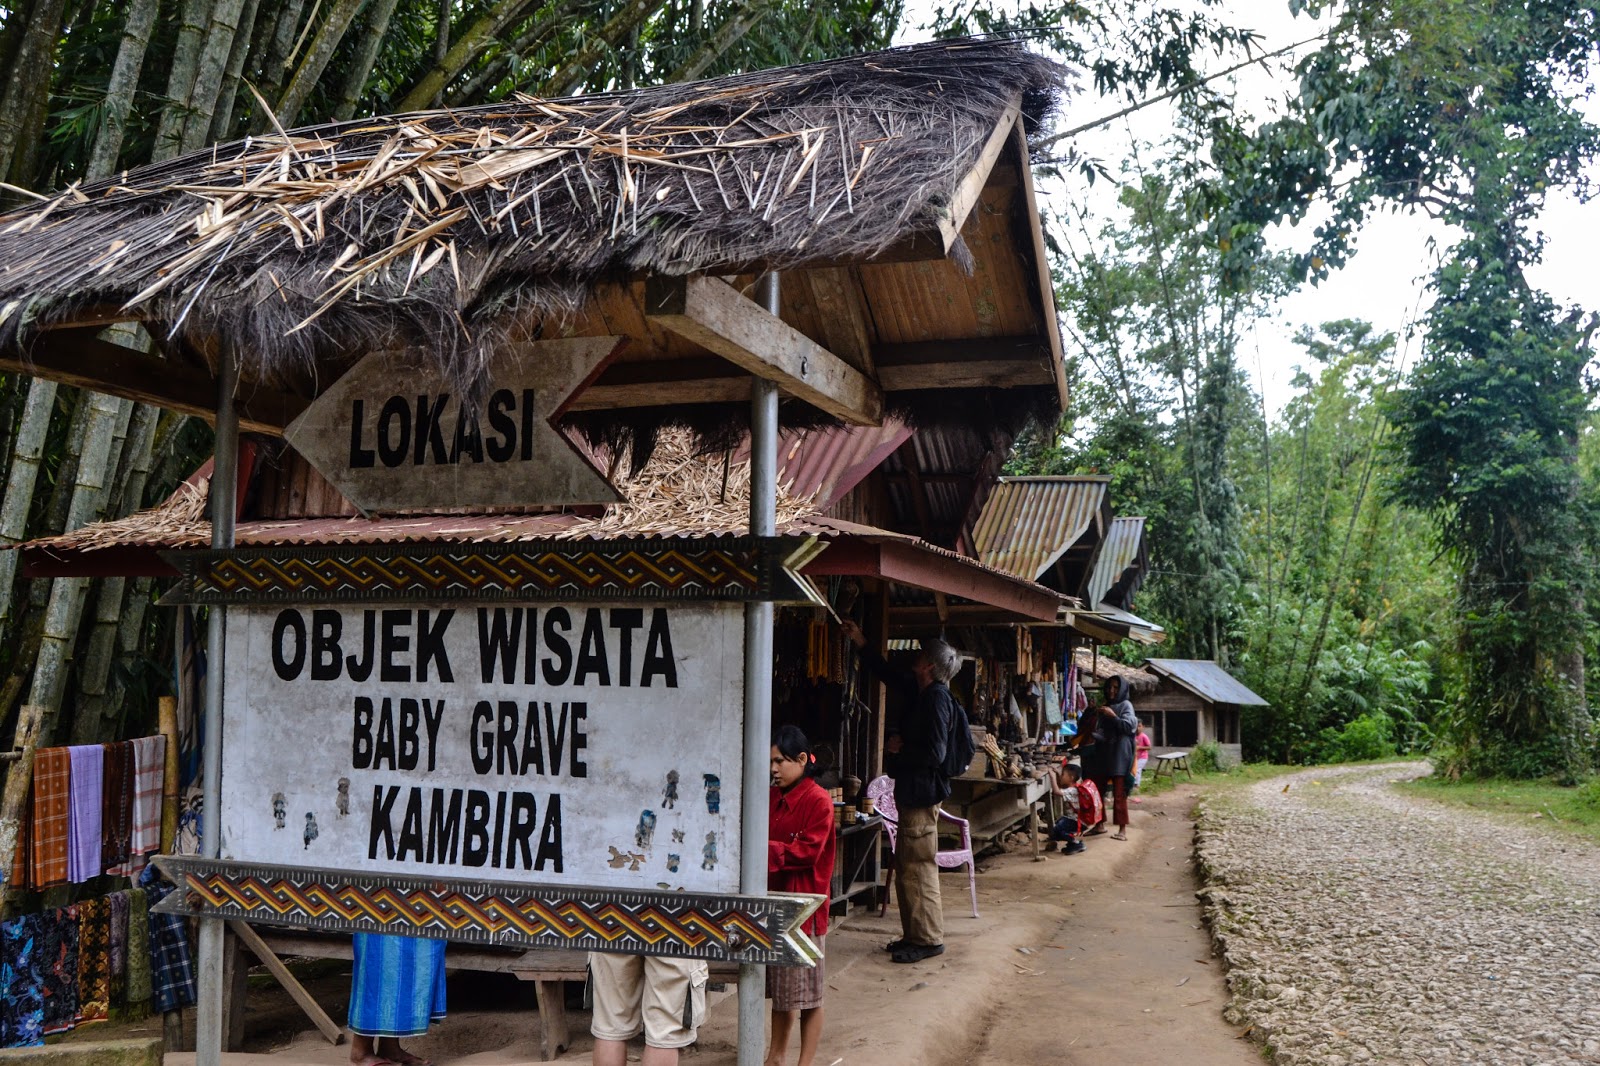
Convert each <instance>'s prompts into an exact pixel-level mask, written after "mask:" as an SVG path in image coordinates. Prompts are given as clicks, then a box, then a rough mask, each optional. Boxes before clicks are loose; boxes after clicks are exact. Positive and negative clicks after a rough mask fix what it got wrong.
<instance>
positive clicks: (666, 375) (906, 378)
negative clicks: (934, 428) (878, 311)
mask: <svg viewBox="0 0 1600 1066" xmlns="http://www.w3.org/2000/svg"><path fill="white" fill-rule="evenodd" d="M622 365H623V366H627V367H647V366H648V367H659V368H660V369H659V370H656V371H655V372H654V373H646V374H639V375H636V376H630V377H628V378H614V377H613V376H612V375H611V374H610V373H609V372H608V373H607V374H605V375H603V376H602V377H601V378H600V380H599V381H597V382H595V383H594V384H593V385H590V386H589V387H588V388H587V389H585V390H584V391H583V392H581V393H579V394H578V396H577V397H576V398H575V399H574V400H573V402H572V404H571V406H569V407H568V408H567V410H569V411H605V410H612V409H615V408H623V407H682V406H684V405H686V404H697V403H748V402H749V401H750V378H749V376H748V375H744V374H740V375H726V374H710V375H706V376H703V377H682V376H679V375H678V374H676V373H674V372H673V369H674V368H675V367H676V366H678V365H679V364H677V363H675V362H667V361H665V360H661V361H659V362H657V361H654V360H652V361H651V362H649V363H625V364H622ZM878 376H879V387H880V388H881V389H882V390H883V391H884V392H904V391H908V390H921V389H1013V388H1019V387H1025V386H1039V385H1050V384H1052V383H1053V382H1054V381H1055V379H1054V378H1053V377H1051V375H1050V371H1049V369H1047V368H1046V367H1045V366H1044V365H1043V364H1041V363H1033V362H1024V361H1021V360H990V361H986V362H979V361H971V362H959V363H927V364H923V365H920V366H886V367H883V368H881V369H880V370H879V371H878Z"/></svg>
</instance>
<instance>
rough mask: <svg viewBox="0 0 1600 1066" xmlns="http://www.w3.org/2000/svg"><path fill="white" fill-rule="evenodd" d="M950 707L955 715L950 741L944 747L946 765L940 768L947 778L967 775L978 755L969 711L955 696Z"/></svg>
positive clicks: (951, 724) (951, 725)
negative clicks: (968, 768) (973, 740)
mask: <svg viewBox="0 0 1600 1066" xmlns="http://www.w3.org/2000/svg"><path fill="white" fill-rule="evenodd" d="M950 706H951V707H953V708H955V715H954V716H953V720H952V721H951V722H950V740H949V742H948V743H946V744H945V746H944V765H943V766H942V767H940V769H941V770H942V771H943V772H944V776H945V777H947V778H950V777H960V776H961V775H962V774H964V773H966V772H967V767H969V766H971V765H972V759H973V756H975V755H976V754H977V753H978V752H977V749H976V748H974V747H973V746H972V726H971V725H969V724H968V722H967V709H966V708H965V707H963V706H961V701H960V700H958V699H956V698H955V696H954V695H952V696H951V697H950Z"/></svg>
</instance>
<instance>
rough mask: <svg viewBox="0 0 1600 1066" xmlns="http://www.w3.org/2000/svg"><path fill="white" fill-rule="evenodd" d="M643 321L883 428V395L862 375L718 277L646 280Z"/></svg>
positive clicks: (835, 412)
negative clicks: (644, 318) (645, 319)
mask: <svg viewBox="0 0 1600 1066" xmlns="http://www.w3.org/2000/svg"><path fill="white" fill-rule="evenodd" d="M644 292H645V300H644V305H645V317H646V318H647V319H648V320H650V321H651V322H654V323H656V324H657V325H659V326H661V327H663V328H664V329H667V330H670V331H672V332H673V333H676V334H677V335H678V336H680V337H683V338H684V339H686V340H690V341H693V342H694V343H696V344H698V345H700V346H701V347H703V348H705V349H706V350H707V351H710V352H713V353H714V354H716V355H720V356H722V357H723V358H724V359H727V360H728V361H729V362H731V363H734V364H735V365H737V366H739V367H741V368H742V369H744V370H746V371H749V372H750V373H752V374H754V375H756V376H757V377H761V378H766V379H767V380H769V381H773V382H776V383H777V384H778V387H779V388H781V389H783V390H784V391H785V392H787V393H789V394H790V395H791V396H794V397H797V398H798V399H802V400H805V401H806V402H807V403H810V404H812V405H814V406H816V407H818V408H820V409H821V410H823V411H825V412H827V413H828V414H830V415H832V416H834V417H835V418H838V419H841V420H843V421H845V422H850V423H853V424H855V425H859V426H878V425H882V424H883V393H882V391H881V390H880V389H879V388H878V386H877V384H876V383H875V382H874V381H872V379H870V378H868V377H867V376H866V375H865V374H863V373H861V371H859V370H857V369H856V368H855V367H853V366H851V365H850V364H849V363H847V362H845V361H844V360H843V359H840V358H839V357H838V356H836V355H834V354H833V353H832V352H830V351H828V350H827V349H826V348H824V347H822V345H820V344H818V343H817V342H816V341H813V340H812V339H811V338H810V337H807V336H806V335H805V334H804V333H801V332H800V331H799V330H797V329H795V328H794V327H793V326H790V325H789V324H787V323H786V322H784V321H783V320H782V319H781V318H778V317H777V316H775V315H771V314H768V313H767V311H766V310H765V309H764V308H762V307H760V306H759V305H757V304H756V303H755V301H753V300H749V299H746V298H745V297H744V296H743V295H742V294H741V293H740V292H739V291H738V290H737V289H735V288H734V287H733V286H732V285H729V284H728V283H727V282H725V281H722V280H721V279H720V278H707V277H696V278H661V277H656V278H651V279H650V280H649V281H647V282H646V283H645V289H644Z"/></svg>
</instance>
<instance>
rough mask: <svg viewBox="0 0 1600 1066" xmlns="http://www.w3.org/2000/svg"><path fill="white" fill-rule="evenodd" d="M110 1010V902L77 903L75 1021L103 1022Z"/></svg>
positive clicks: (102, 899)
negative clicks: (76, 994) (76, 1015)
mask: <svg viewBox="0 0 1600 1066" xmlns="http://www.w3.org/2000/svg"><path fill="white" fill-rule="evenodd" d="M110 1013H111V901H110V900H108V899H106V898H105V897H104V896H102V897H101V898H99V899H89V900H84V901H83V902H82V903H80V904H78V1021H80V1022H103V1021H105V1020H106V1018H107V1016H108V1015H109V1014H110Z"/></svg>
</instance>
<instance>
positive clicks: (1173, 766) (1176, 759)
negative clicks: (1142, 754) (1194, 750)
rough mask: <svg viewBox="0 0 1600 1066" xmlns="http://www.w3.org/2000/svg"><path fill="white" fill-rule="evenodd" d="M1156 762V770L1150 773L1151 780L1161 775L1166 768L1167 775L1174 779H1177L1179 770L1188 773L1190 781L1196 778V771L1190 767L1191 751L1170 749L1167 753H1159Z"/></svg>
mask: <svg viewBox="0 0 1600 1066" xmlns="http://www.w3.org/2000/svg"><path fill="white" fill-rule="evenodd" d="M1155 762H1156V772H1155V773H1153V774H1151V775H1150V780H1152V781H1154V780H1156V779H1157V778H1159V777H1160V776H1161V771H1162V770H1166V771H1167V776H1168V777H1171V778H1173V779H1174V780H1176V779H1177V777H1178V771H1179V770H1182V771H1183V772H1184V773H1186V774H1188V775H1189V780H1190V781H1193V780H1194V771H1193V770H1191V769H1189V753H1188V752H1186V751H1169V752H1166V753H1165V754H1162V755H1157V756H1156V758H1155Z"/></svg>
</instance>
